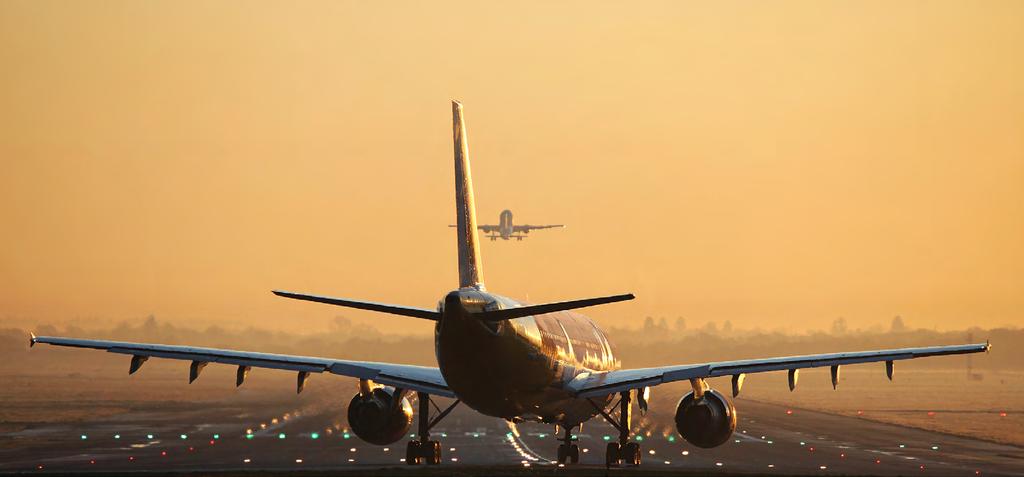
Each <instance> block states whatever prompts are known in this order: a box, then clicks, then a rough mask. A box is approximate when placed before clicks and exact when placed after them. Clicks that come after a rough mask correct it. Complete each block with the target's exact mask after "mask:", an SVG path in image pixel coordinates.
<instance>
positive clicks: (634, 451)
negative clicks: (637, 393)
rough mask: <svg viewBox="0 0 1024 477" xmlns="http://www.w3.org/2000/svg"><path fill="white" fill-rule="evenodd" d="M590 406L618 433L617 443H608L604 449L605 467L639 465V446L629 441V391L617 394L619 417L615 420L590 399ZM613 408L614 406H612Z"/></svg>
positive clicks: (630, 412) (630, 407) (630, 411)
mask: <svg viewBox="0 0 1024 477" xmlns="http://www.w3.org/2000/svg"><path fill="white" fill-rule="evenodd" d="M587 400H588V401H590V404H592V405H593V406H594V409H597V411H598V412H600V413H601V416H602V417H604V419H605V420H606V421H608V423H609V424H611V425H612V427H614V428H615V429H616V430H618V431H619V440H618V442H609V443H608V447H607V448H606V449H605V465H606V466H608V467H611V466H612V465H618V464H626V465H640V444H639V443H637V442H630V441H629V428H630V425H631V422H630V421H631V419H632V414H633V411H632V406H631V405H630V404H631V401H632V399H631V395H630V391H622V392H620V393H619V402H618V403H617V404H618V407H619V416H618V419H616V418H615V417H614V416H612V415H611V414H609V413H608V412H607V411H605V410H604V408H602V407H601V406H598V405H597V403H595V402H594V401H593V400H591V399H587ZM612 407H613V408H614V407H615V406H614V405H613V406H612Z"/></svg>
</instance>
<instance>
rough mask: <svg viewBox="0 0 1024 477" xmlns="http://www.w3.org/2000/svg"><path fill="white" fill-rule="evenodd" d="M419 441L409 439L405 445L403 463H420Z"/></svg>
mask: <svg viewBox="0 0 1024 477" xmlns="http://www.w3.org/2000/svg"><path fill="white" fill-rule="evenodd" d="M421 447H422V446H421V445H420V441H409V443H408V444H406V445H405V463H406V464H409V465H416V464H419V463H420V454H421V453H422V452H421Z"/></svg>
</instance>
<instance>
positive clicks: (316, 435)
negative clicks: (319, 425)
mask: <svg viewBox="0 0 1024 477" xmlns="http://www.w3.org/2000/svg"><path fill="white" fill-rule="evenodd" d="M309 437H311V438H313V439H319V438H320V434H318V433H316V432H314V433H312V434H310V435H309Z"/></svg>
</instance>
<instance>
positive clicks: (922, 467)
mask: <svg viewBox="0 0 1024 477" xmlns="http://www.w3.org/2000/svg"><path fill="white" fill-rule="evenodd" d="M921 471H922V472H924V464H921Z"/></svg>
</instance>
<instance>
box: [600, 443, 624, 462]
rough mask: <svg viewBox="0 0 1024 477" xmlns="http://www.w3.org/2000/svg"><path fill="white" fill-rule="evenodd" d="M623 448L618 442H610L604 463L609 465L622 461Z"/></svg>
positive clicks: (606, 449) (605, 452)
mask: <svg viewBox="0 0 1024 477" xmlns="http://www.w3.org/2000/svg"><path fill="white" fill-rule="evenodd" d="M621 452H622V449H621V448H620V446H619V443H618V442H609V443H608V447H606V448H605V451H604V463H605V465H607V466H613V465H618V464H619V462H622V455H621Z"/></svg>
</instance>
